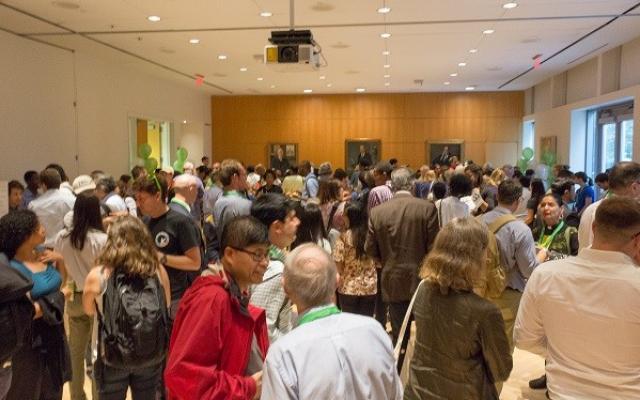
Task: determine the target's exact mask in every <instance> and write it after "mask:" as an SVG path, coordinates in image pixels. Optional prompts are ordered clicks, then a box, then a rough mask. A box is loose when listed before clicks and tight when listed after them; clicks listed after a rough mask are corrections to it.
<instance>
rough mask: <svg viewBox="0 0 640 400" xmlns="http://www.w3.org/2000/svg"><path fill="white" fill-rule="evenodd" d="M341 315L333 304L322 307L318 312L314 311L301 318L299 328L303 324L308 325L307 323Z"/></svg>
mask: <svg viewBox="0 0 640 400" xmlns="http://www.w3.org/2000/svg"><path fill="white" fill-rule="evenodd" d="M339 313H340V309H339V308H338V307H336V306H335V305H333V304H332V305H330V306H325V307H322V308H320V309H317V310H312V311H309V312H308V313H306V314H304V315H303V316H302V317H300V320H299V321H298V326H300V325H302V324H306V323H307V322H311V321H315V320H317V319H321V318H325V317H328V316H330V315H333V314H339Z"/></svg>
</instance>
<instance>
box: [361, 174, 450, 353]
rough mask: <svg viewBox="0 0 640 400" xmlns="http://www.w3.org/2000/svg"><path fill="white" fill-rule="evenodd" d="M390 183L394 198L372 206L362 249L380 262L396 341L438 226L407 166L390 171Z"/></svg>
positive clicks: (384, 293)
mask: <svg viewBox="0 0 640 400" xmlns="http://www.w3.org/2000/svg"><path fill="white" fill-rule="evenodd" d="M391 186H392V190H393V192H394V197H393V199H391V200H389V201H387V202H385V203H383V204H381V205H379V206H377V207H375V208H373V209H371V214H370V216H369V230H368V233H367V240H366V242H365V249H366V252H367V254H368V255H369V256H370V257H372V258H374V259H376V260H378V261H380V264H381V265H382V300H383V301H384V302H385V303H386V304H387V305H388V306H389V317H390V320H391V330H392V333H393V340H394V342H395V341H397V340H398V334H399V331H400V327H401V326H402V320H403V319H404V315H405V314H406V312H407V308H408V307H409V302H410V301H411V296H413V292H414V291H415V290H416V288H417V286H418V283H419V282H420V278H419V277H418V273H419V271H420V266H421V265H422V260H423V259H424V257H425V256H426V255H427V253H428V252H429V250H430V249H431V246H432V245H433V241H434V240H435V238H436V235H437V234H438V229H439V228H438V213H437V211H436V207H435V205H434V204H433V203H432V202H431V201H427V200H423V199H419V198H416V197H414V196H413V195H412V194H411V188H412V187H413V174H412V173H411V171H409V170H408V169H407V168H398V169H396V170H395V171H393V172H392V173H391ZM408 332H409V330H407V333H408ZM399 365H402V363H399Z"/></svg>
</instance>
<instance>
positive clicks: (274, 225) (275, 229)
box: [269, 219, 284, 234]
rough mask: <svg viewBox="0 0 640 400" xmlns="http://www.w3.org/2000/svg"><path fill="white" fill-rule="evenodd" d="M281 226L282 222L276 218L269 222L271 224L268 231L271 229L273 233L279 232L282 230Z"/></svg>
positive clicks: (282, 225) (282, 226)
mask: <svg viewBox="0 0 640 400" xmlns="http://www.w3.org/2000/svg"><path fill="white" fill-rule="evenodd" d="M283 228H284V223H283V222H282V221H280V220H279V219H277V220H275V221H273V222H272V223H271V226H269V231H271V230H272V229H273V233H275V234H279V233H281V232H282V229H283Z"/></svg>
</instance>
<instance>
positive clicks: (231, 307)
mask: <svg viewBox="0 0 640 400" xmlns="http://www.w3.org/2000/svg"><path fill="white" fill-rule="evenodd" d="M268 246H269V238H268V231H267V228H266V227H265V225H264V224H262V223H261V222H260V221H258V220H257V219H255V218H254V217H250V216H241V217H236V218H234V219H232V220H231V221H229V223H228V224H227V225H226V226H225V228H224V232H223V234H222V240H221V252H222V255H223V256H222V260H221V261H220V265H219V268H220V273H219V274H218V273H209V274H206V273H205V276H201V277H199V278H198V279H197V280H196V281H195V282H194V283H193V285H192V286H191V287H190V288H189V289H188V290H187V292H186V293H185V294H184V297H183V298H182V300H181V302H180V308H179V309H178V314H177V316H176V319H175V322H174V325H173V333H172V335H171V343H170V346H169V357H168V360H167V368H166V370H165V375H164V378H165V384H166V387H167V396H168V398H169V399H171V400H191V399H198V400H214V399H215V400H217V399H229V400H252V399H258V398H260V392H261V389H262V364H263V361H264V358H265V356H266V354H267V349H268V347H269V339H268V336H267V322H266V318H265V313H264V310H262V309H260V308H256V307H253V306H252V305H250V304H249V293H248V288H249V286H250V285H251V284H257V283H260V282H262V277H263V275H264V273H265V271H266V269H267V265H268V263H269V256H268Z"/></svg>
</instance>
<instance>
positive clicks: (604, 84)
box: [523, 38, 640, 170]
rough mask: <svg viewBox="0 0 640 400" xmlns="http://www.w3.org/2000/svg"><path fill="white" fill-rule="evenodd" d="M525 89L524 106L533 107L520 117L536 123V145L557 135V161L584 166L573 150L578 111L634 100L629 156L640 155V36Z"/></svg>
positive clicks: (580, 132)
mask: <svg viewBox="0 0 640 400" xmlns="http://www.w3.org/2000/svg"><path fill="white" fill-rule="evenodd" d="M563 83H565V84H564V85H563ZM524 93H525V96H526V97H527V98H526V99H525V102H524V104H528V105H532V108H533V110H531V111H532V112H531V113H530V114H528V115H526V116H525V117H524V118H523V120H534V121H535V134H536V143H537V148H540V146H539V144H540V138H541V137H543V136H557V138H558V161H559V162H562V163H567V164H570V165H571V167H572V168H574V169H577V170H582V169H584V154H583V155H579V154H578V155H576V151H575V150H576V148H580V146H582V143H583V142H584V140H585V137H584V136H585V134H586V132H584V131H585V129H584V127H585V125H584V121H582V120H581V118H582V116H581V115H580V114H578V113H577V112H579V111H581V110H586V109H592V108H597V107H600V106H602V105H606V104H614V103H617V102H622V101H628V100H629V99H634V100H635V107H634V149H633V154H634V159H638V158H640V157H639V156H640V103H639V100H640V38H637V39H635V40H633V41H631V42H629V43H626V44H623V45H622V46H618V47H616V48H614V49H611V50H608V51H607V52H605V53H603V54H601V55H598V56H596V57H594V58H592V59H589V60H587V61H585V62H583V63H582V64H580V65H577V66H575V67H573V68H571V69H568V70H566V71H564V72H562V73H560V74H557V75H556V76H554V77H551V78H549V79H547V80H545V81H543V82H540V83H539V84H537V85H536V86H534V87H532V88H530V89H528V90H526V91H525V92H524ZM563 98H564V99H566V100H565V101H564V102H563V101H562V99H563ZM527 111H530V109H527ZM572 115H573V117H574V121H573V123H572ZM585 118H586V117H585ZM572 151H573V155H572ZM536 155H537V156H540V153H539V152H536Z"/></svg>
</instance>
